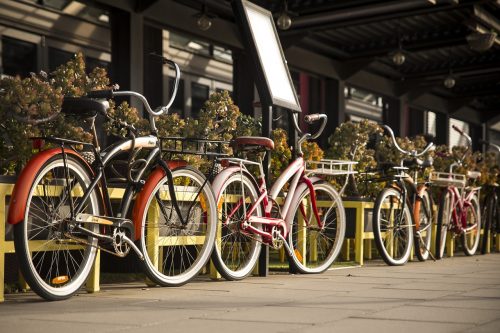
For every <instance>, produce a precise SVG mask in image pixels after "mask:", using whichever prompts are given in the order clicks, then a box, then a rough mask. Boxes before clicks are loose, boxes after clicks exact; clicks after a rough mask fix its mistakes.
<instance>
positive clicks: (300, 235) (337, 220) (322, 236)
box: [288, 181, 346, 273]
mask: <svg viewBox="0 0 500 333" xmlns="http://www.w3.org/2000/svg"><path fill="white" fill-rule="evenodd" d="M312 186H313V189H314V196H315V198H316V205H317V213H318V214H317V215H316V214H315V212H314V207H313V195H312V193H311V191H310V190H309V188H308V187H306V188H305V189H304V190H303V192H302V193H300V195H299V196H298V200H297V201H295V202H292V204H291V207H290V208H291V209H292V210H291V212H293V221H291V225H290V226H291V230H290V232H289V235H288V244H289V245H290V248H291V250H292V252H291V253H289V259H290V264H291V265H292V267H293V268H295V269H296V270H297V271H298V272H300V273H321V272H323V271H325V270H327V269H328V268H329V267H330V266H331V265H332V263H333V261H334V260H335V259H336V258H337V256H338V254H339V252H340V248H341V246H342V243H343V241H344V237H345V228H346V219H345V212H344V207H343V205H342V200H341V199H340V196H339V194H338V193H337V191H335V189H334V188H333V186H332V185H330V184H329V183H327V182H323V181H321V182H317V183H314V184H313V185H312ZM316 216H318V217H319V219H320V220H321V221H318V220H317V218H316ZM318 222H321V223H318ZM320 224H321V225H320Z"/></svg>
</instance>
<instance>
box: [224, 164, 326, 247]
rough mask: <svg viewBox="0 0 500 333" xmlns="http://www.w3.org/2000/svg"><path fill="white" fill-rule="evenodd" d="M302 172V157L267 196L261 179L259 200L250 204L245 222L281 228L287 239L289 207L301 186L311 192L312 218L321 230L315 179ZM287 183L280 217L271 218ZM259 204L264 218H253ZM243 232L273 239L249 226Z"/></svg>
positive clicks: (280, 177)
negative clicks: (314, 188)
mask: <svg viewBox="0 0 500 333" xmlns="http://www.w3.org/2000/svg"><path fill="white" fill-rule="evenodd" d="M304 170H305V163H304V159H303V158H302V157H299V158H297V159H296V160H294V161H293V162H292V163H291V164H290V165H288V167H287V168H286V169H285V170H284V171H283V173H282V174H281V175H280V176H279V177H278V179H277V180H276V182H275V183H274V184H273V186H272V187H271V190H270V191H269V195H268V192H267V187H266V183H265V180H264V178H263V177H261V178H260V184H259V192H260V195H259V198H258V199H257V200H256V201H255V202H254V203H253V204H252V206H251V207H250V208H249V209H248V211H247V212H246V216H245V221H250V222H253V223H259V224H263V225H268V226H271V227H281V228H282V229H283V236H284V237H287V235H288V233H289V231H290V223H291V219H290V218H289V216H288V215H289V213H290V212H289V210H290V206H291V204H292V202H293V201H294V200H298V197H297V195H298V194H300V192H301V191H297V189H298V188H300V189H302V188H303V187H302V186H307V187H308V188H309V190H310V191H311V204H312V208H313V213H314V217H315V218H316V221H318V226H319V227H320V228H322V227H323V225H322V221H321V219H320V218H319V214H318V209H317V203H316V197H315V193H314V191H313V181H314V180H315V179H310V178H308V177H307V176H306V175H305V173H304ZM287 183H289V184H290V185H289V188H288V191H287V195H286V197H285V202H284V203H283V206H282V209H281V215H282V216H281V218H272V217H271V210H272V208H273V202H275V201H276V199H277V197H278V195H279V193H280V191H281V189H282V188H283V187H284V186H285V185H286V184H287ZM242 204H243V199H240V202H238V203H237V205H235V207H234V208H233V210H232V211H231V212H230V213H229V215H228V220H229V219H230V218H231V216H232V215H233V214H234V213H235V212H236V211H238V209H239V208H240V207H241V205H242ZM260 204H262V206H263V207H264V216H262V217H261V216H253V215H252V214H253V213H254V212H255V210H256V209H257V207H258V205H260ZM300 209H301V212H302V213H303V216H306V214H305V211H304V208H303V206H301V207H300ZM285 217H287V218H285ZM223 223H227V221H224V222H223ZM305 223H306V224H308V223H309V221H305ZM244 230H245V231H247V232H252V233H254V234H258V235H260V236H262V237H263V239H265V240H267V241H269V240H272V238H273V236H272V235H271V234H270V233H269V232H266V231H265V230H261V229H258V228H255V227H254V226H252V225H251V224H246V225H245V227H244Z"/></svg>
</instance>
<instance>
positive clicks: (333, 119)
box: [320, 79, 346, 148]
mask: <svg viewBox="0 0 500 333" xmlns="http://www.w3.org/2000/svg"><path fill="white" fill-rule="evenodd" d="M344 90H345V82H344V81H340V80H335V79H326V80H325V112H326V115H327V116H328V123H327V124H326V127H325V130H324V131H323V134H322V135H321V138H320V143H321V146H322V147H323V148H324V147H326V146H328V138H329V137H330V136H331V135H332V134H333V133H334V132H335V129H336V128H337V127H338V126H339V125H340V124H342V123H343V122H344V121H346V115H345V94H344Z"/></svg>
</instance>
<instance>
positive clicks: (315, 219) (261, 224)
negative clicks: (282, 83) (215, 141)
mask: <svg viewBox="0 0 500 333" xmlns="http://www.w3.org/2000/svg"><path fill="white" fill-rule="evenodd" d="M292 119H293V124H294V127H295V129H296V131H297V132H298V133H299V135H300V136H301V137H300V139H299V140H298V143H297V147H296V152H297V158H296V159H295V160H294V161H293V162H291V163H290V164H289V166H288V167H287V168H286V169H285V170H284V171H283V173H282V174H281V175H280V176H279V177H278V179H277V180H276V182H275V183H274V184H273V186H272V187H271V189H270V191H269V192H268V190H267V187H266V179H265V175H264V171H263V165H262V157H261V156H260V155H259V157H258V162H255V161H250V160H247V159H242V158H236V157H233V158H225V159H222V161H221V163H226V164H228V166H227V167H226V168H225V169H224V170H222V171H221V172H220V173H219V174H218V175H217V177H216V178H215V180H214V181H213V188H214V192H215V193H216V198H217V207H218V212H219V220H220V225H219V231H218V237H217V238H216V242H215V246H214V251H213V253H212V261H213V263H214V265H215V267H216V268H217V270H218V271H219V273H220V274H221V275H222V276H223V277H224V278H226V279H228V280H241V279H243V278H245V277H246V276H248V275H249V274H250V273H251V272H252V270H253V268H254V266H255V263H256V261H257V260H258V257H259V254H260V251H261V247H262V244H265V245H268V246H270V247H272V248H274V249H279V248H281V247H284V248H285V249H286V252H287V254H288V258H289V262H290V265H291V267H292V268H294V269H295V270H296V271H298V272H300V273H320V272H323V271H325V270H326V269H328V268H329V267H330V266H331V264H332V263H333V261H334V260H335V258H336V257H337V255H338V254H339V251H340V248H341V245H342V242H343V240H344V235H345V228H346V221H345V212H344V208H343V205H342V200H341V198H340V195H339V194H338V193H337V191H336V190H335V189H334V188H333V186H332V185H331V184H330V183H328V182H327V181H325V180H323V179H322V178H320V177H319V175H320V174H324V175H328V174H330V175H334V174H347V173H349V172H350V171H339V168H344V169H345V168H346V167H348V168H350V165H352V164H353V163H351V162H338V161H330V160H323V161H320V162H312V163H316V165H315V166H313V167H316V169H314V170H308V166H307V165H306V162H305V161H304V159H303V154H302V150H301V148H300V147H301V143H302V142H304V141H305V140H313V139H316V138H317V137H319V135H320V134H321V133H322V131H323V129H324V128H325V125H326V119H327V117H326V115H324V114H314V115H307V116H305V117H304V119H305V121H306V122H307V123H309V124H311V123H313V122H316V121H318V120H321V121H322V123H321V125H320V127H319V129H318V131H317V132H316V133H315V134H314V135H311V134H309V133H303V132H302V131H301V129H300V128H299V126H298V124H297V118H296V116H295V115H294V114H292ZM232 146H233V149H235V150H236V151H240V152H242V153H245V152H269V151H270V150H272V149H273V148H274V142H273V141H272V140H271V139H268V138H263V137H238V138H236V139H234V140H233V142H232ZM349 163H350V164H349ZM247 166H249V167H250V166H253V167H258V170H259V175H258V179H259V182H258V183H257V181H256V179H255V178H254V176H253V175H252V174H251V172H250V171H249V170H248V168H247ZM286 184H288V188H286V190H285V193H283V194H284V199H283V202H282V204H281V205H280V204H278V202H277V200H278V196H279V194H280V193H281V192H282V190H283V189H284V188H285V186H286Z"/></svg>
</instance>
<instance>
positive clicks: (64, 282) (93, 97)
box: [8, 58, 217, 300]
mask: <svg viewBox="0 0 500 333" xmlns="http://www.w3.org/2000/svg"><path fill="white" fill-rule="evenodd" d="M162 61H163V64H167V65H169V66H171V67H173V68H174V69H175V73H176V77H175V81H174V82H175V83H174V85H173V89H172V92H171V94H172V96H171V98H170V100H169V102H168V103H167V105H166V106H163V107H159V108H158V109H156V110H155V111H153V110H152V109H151V107H150V106H149V103H148V101H147V100H146V98H145V97H144V96H142V95H141V94H139V93H136V92H132V91H112V90H104V91H93V92H90V93H88V95H87V96H86V97H84V98H65V99H64V103H63V107H62V112H63V113H65V114H67V115H71V116H75V117H78V118H79V119H87V120H88V122H90V128H91V130H92V132H93V134H94V141H93V143H85V142H78V141H73V140H67V139H61V138H55V137H44V138H39V139H43V140H45V141H46V142H50V143H51V144H53V145H55V147H53V148H50V149H47V150H43V151H41V152H39V153H38V154H36V155H35V156H34V157H33V158H32V159H31V160H30V161H29V163H28V164H27V165H26V167H25V168H24V169H23V171H22V172H21V174H20V176H19V179H18V181H17V182H16V184H15V187H14V190H13V194H12V199H11V203H10V207H9V213H8V223H10V224H13V225H14V244H15V250H16V253H17V257H18V260H19V265H20V269H21V272H22V274H23V276H24V278H25V280H26V282H27V283H28V285H29V286H30V287H31V289H32V290H34V291H35V292H36V293H37V294H38V295H39V296H41V297H42V298H45V299H47V300H62V299H66V298H69V297H70V296H72V295H73V294H74V293H75V292H77V291H78V289H79V288H80V287H81V286H82V284H83V283H84V281H85V280H86V278H87V276H88V275H89V272H90V269H91V266H92V264H93V262H94V259H95V257H96V252H97V250H98V249H100V250H102V251H106V252H109V253H112V254H114V255H116V256H118V257H124V256H126V255H127V254H128V253H129V252H130V250H132V251H133V252H134V253H136V254H137V256H138V257H139V259H140V261H141V262H142V265H143V267H144V269H145V273H146V275H147V277H148V278H149V279H150V280H151V281H152V282H154V283H156V284H158V285H161V286H178V285H182V284H184V283H187V282H188V281H189V280H191V279H192V278H193V277H194V276H196V274H198V272H199V271H200V270H201V269H202V268H203V267H204V266H205V265H206V263H207V261H208V260H209V258H210V253H211V250H212V247H213V242H214V239H215V234H216V226H217V210H216V204H215V196H214V194H213V191H212V189H211V186H210V184H209V182H208V180H207V178H206V177H205V176H204V175H203V174H202V173H201V172H200V171H198V170H196V169H194V168H192V167H190V166H187V165H186V163H184V162H180V161H164V160H163V159H162V147H161V139H160V138H158V136H157V129H156V126H155V117H157V116H159V115H161V114H163V113H165V112H168V109H169V107H170V106H171V105H172V103H173V101H174V98H175V95H176V92H177V87H178V82H179V77H180V71H179V67H178V66H177V64H176V63H175V62H173V61H170V60H167V59H165V58H162ZM116 96H131V97H135V98H138V99H139V100H140V101H141V102H142V103H143V105H144V107H145V110H146V111H147V112H148V113H149V115H150V117H149V125H150V134H149V135H144V136H139V137H136V133H135V132H136V130H135V128H134V127H133V126H132V125H129V124H127V123H125V122H123V121H121V120H118V119H114V121H116V122H117V123H118V124H119V125H120V126H122V127H123V128H126V129H127V131H128V135H127V138H125V139H123V140H121V141H119V142H117V143H115V144H113V145H111V146H109V147H107V148H106V149H103V150H101V148H100V146H99V141H98V138H97V136H96V135H95V134H96V127H95V118H96V116H97V114H101V115H103V116H104V117H108V118H109V116H108V114H107V108H108V106H107V102H106V100H107V99H111V98H113V97H116ZM77 146H80V147H84V149H86V150H87V151H85V152H80V151H79V150H78V149H77ZM143 151H144V153H142V152H143ZM125 153H127V154H129V155H128V156H129V157H128V160H127V163H126V166H127V168H126V169H127V170H126V177H125V179H123V181H124V183H125V185H126V186H125V192H124V195H123V198H122V200H121V202H120V206H119V209H118V211H116V212H114V209H113V205H112V204H111V201H110V198H109V195H108V182H107V178H106V174H105V172H104V170H105V168H106V167H110V166H111V165H112V161H115V160H118V156H119V155H121V154H125ZM141 154H143V155H144V157H143V158H139V156H142V155H141ZM148 173H149V176H148V177H147V179H146V180H144V178H146V176H147V174H148ZM134 198H135V204H134V205H133V210H132V215H131V218H130V219H129V218H127V216H129V212H130V208H131V207H132V201H133V200H134Z"/></svg>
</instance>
